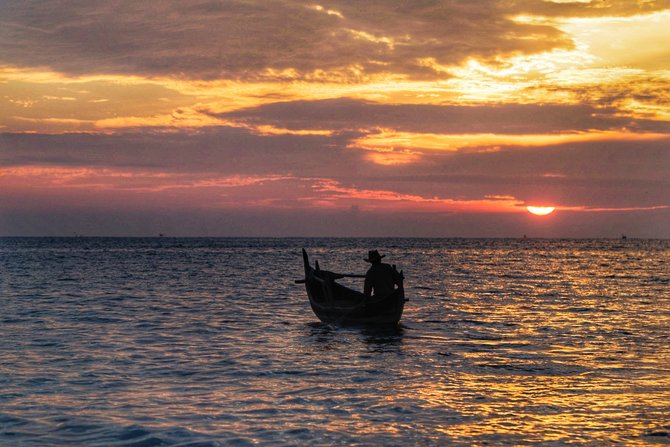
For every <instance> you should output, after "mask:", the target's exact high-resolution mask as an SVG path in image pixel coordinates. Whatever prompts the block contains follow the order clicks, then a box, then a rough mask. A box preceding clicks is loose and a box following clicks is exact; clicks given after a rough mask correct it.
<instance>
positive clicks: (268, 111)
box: [215, 98, 670, 135]
mask: <svg viewBox="0 0 670 447" xmlns="http://www.w3.org/2000/svg"><path fill="white" fill-rule="evenodd" d="M215 116H217V117H219V118H224V119H231V120H239V121H242V122H246V123H250V124H254V125H261V124H271V125H274V126H278V127H285V128H289V129H324V128H325V129H331V130H350V129H371V128H385V129H394V130H396V131H405V132H426V133H439V134H458V135H462V134H478V133H487V134H518V135H523V134H544V133H548V134H551V133H559V132H578V131H587V130H594V129H599V130H612V129H621V128H630V127H634V128H636V129H643V130H647V131H656V132H670V125H669V124H668V123H667V122H659V121H651V120H645V119H634V118H632V117H627V116H625V115H623V114H622V113H621V112H620V110H618V109H616V108H613V107H595V106H591V105H587V104H574V105H563V104H498V105H476V106H468V105H465V106H461V105H431V104H379V103H374V102H370V101H360V100H354V99H348V98H338V99H329V100H323V101H292V102H277V103H273V104H268V105H263V106H260V107H254V108H247V109H242V110H237V111H234V112H229V113H222V114H215Z"/></svg>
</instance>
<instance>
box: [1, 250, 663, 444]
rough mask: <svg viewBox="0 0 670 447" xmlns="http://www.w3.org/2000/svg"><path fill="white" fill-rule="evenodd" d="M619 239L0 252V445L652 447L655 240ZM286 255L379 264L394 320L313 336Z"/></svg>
mask: <svg viewBox="0 0 670 447" xmlns="http://www.w3.org/2000/svg"><path fill="white" fill-rule="evenodd" d="M630 242H631V243H630V244H628V243H627V244H621V243H620V242H619V241H617V242H616V243H613V242H612V241H535V240H530V241H515V240H507V241H505V240H424V239H377V240H369V239H360V240H353V239H268V240H259V239H239V240H238V239H169V238H161V239H150V238H149V239H131V240H126V239H86V238H83V239H80V240H69V239H64V240H62V239H47V240H41V239H16V240H6V239H1V238H0V275H1V276H0V277H1V278H2V281H3V282H2V283H0V287H1V288H2V289H1V291H2V293H3V298H2V299H3V311H2V316H1V317H0V389H1V391H0V445H20V446H42V445H49V446H52V445H53V446H61V445H62V446H65V445H91V446H95V447H97V446H115V447H116V446H123V447H127V446H154V445H155V446H158V445H160V446H201V447H204V446H229V445H240V446H244V445H277V446H284V445H389V446H390V445H403V446H405V445H460V446H469V445H484V444H487V443H488V444H490V445H517V444H519V445H529V446H532V445H537V446H540V445H568V444H570V445H588V446H591V445H596V446H597V445H610V444H618V445H632V446H646V445H658V444H662V443H667V440H668V436H667V433H668V432H670V428H668V426H667V424H668V421H667V415H668V414H670V407H669V406H668V402H670V388H669V387H668V384H667V377H668V374H670V370H668V367H667V359H668V358H670V351H669V349H670V347H669V346H668V343H667V328H668V327H669V326H670V310H669V309H670V302H669V300H670V297H669V296H668V293H667V290H666V289H667V278H668V264H667V262H666V261H664V260H667V259H670V243H668V242H665V241H659V242H649V243H646V242H645V243H644V244H643V243H639V244H638V243H637V242H634V241H630ZM303 246H306V247H308V250H309V252H310V255H312V257H313V258H314V259H319V261H320V262H321V263H322V267H324V268H329V269H330V268H331V267H332V269H333V270H339V271H347V272H360V271H362V269H364V268H365V265H364V264H363V263H362V262H361V251H363V252H364V253H365V252H366V250H367V248H368V247H376V248H378V249H380V250H382V251H383V252H385V253H388V255H389V259H392V260H393V262H395V263H397V264H398V266H399V267H402V268H403V269H404V270H405V275H406V278H407V291H408V296H409V297H410V301H409V303H408V304H407V308H406V312H405V315H404V317H403V325H402V327H401V328H400V329H398V330H395V331H390V332H379V331H371V330H366V329H363V328H335V327H332V326H329V325H324V324H321V323H318V322H317V321H316V318H315V317H314V316H313V314H312V313H311V310H310V309H309V307H308V305H307V302H306V297H305V292H304V288H301V287H299V286H296V285H295V284H294V283H293V280H294V279H298V278H300V277H301V276H302V274H303V273H302V272H301V269H302V266H301V253H300V248H301V247H303ZM277 266H281V267H282V268H281V269H278V268H277ZM352 284H354V285H355V286H356V287H360V286H361V283H360V281H359V282H356V281H354V280H352Z"/></svg>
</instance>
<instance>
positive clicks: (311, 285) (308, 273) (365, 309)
mask: <svg viewBox="0 0 670 447" xmlns="http://www.w3.org/2000/svg"><path fill="white" fill-rule="evenodd" d="M303 258H304V264H305V288H306V290H307V296H308V297H309V303H310V306H311V308H312V311H314V314H315V315H316V316H317V317H318V318H319V320H321V321H322V322H324V323H328V324H333V325H340V326H341V325H347V326H352V325H354V326H358V325H361V326H397V325H398V323H399V321H400V318H401V317H402V313H403V310H404V307H405V292H404V289H403V287H402V284H401V285H400V286H399V287H398V288H397V289H396V290H395V291H394V292H393V293H392V294H391V295H389V296H386V297H383V298H378V297H374V296H373V297H367V298H366V297H365V295H364V294H363V293H361V292H358V291H356V290H353V289H350V288H348V287H345V286H343V285H341V284H338V283H337V282H335V280H336V279H339V278H341V277H342V276H340V275H338V274H336V273H333V272H329V271H326V270H320V269H319V268H318V263H317V264H316V268H314V267H312V266H311V265H310V264H309V259H308V258H307V253H306V252H305V251H304V250H303Z"/></svg>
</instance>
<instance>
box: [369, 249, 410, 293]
mask: <svg viewBox="0 0 670 447" xmlns="http://www.w3.org/2000/svg"><path fill="white" fill-rule="evenodd" d="M384 256H386V255H380V254H379V252H378V251H377V250H370V251H369V252H368V257H367V258H366V259H365V261H367V262H369V263H370V264H372V265H371V266H370V268H369V269H368V272H367V273H366V274H365V285H364V287H363V293H364V294H365V296H366V297H370V296H372V295H373V292H374V296H376V297H380V298H383V297H386V296H389V295H390V294H391V293H393V291H394V290H395V285H396V284H397V285H401V284H402V277H401V276H400V273H398V272H397V271H396V269H394V268H393V267H391V266H390V265H388V264H383V263H382V258H383V257H384Z"/></svg>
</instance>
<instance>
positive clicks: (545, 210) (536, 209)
mask: <svg viewBox="0 0 670 447" xmlns="http://www.w3.org/2000/svg"><path fill="white" fill-rule="evenodd" d="M526 209H527V210H528V211H529V212H531V213H532V214H535V215H536V216H546V215H547V214H551V213H553V212H554V210H555V209H556V208H554V207H553V206H527V207H526Z"/></svg>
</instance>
